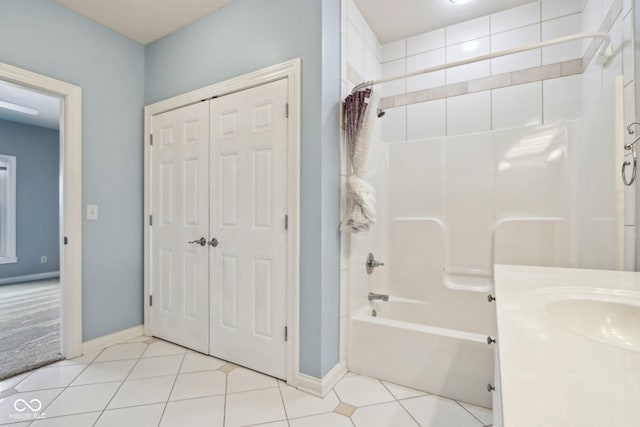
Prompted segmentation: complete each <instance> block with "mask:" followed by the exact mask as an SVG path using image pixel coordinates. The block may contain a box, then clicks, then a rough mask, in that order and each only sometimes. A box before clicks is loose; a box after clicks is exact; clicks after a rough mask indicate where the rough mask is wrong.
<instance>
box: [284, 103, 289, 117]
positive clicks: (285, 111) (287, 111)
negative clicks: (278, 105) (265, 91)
mask: <svg viewBox="0 0 640 427" xmlns="http://www.w3.org/2000/svg"><path fill="white" fill-rule="evenodd" d="M284 116H285V117H286V118H287V119H288V118H289V103H288V102H287V103H286V104H284Z"/></svg>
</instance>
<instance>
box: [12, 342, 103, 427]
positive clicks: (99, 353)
mask: <svg viewBox="0 0 640 427" xmlns="http://www.w3.org/2000/svg"><path fill="white" fill-rule="evenodd" d="M104 350H105V349H104V348H103V349H102V350H100V351H99V352H98V354H96V356H95V357H94V358H93V359H92V361H91V362H89V363H88V364H86V365H85V366H84V368H83V369H82V370H81V371H80V373H78V375H76V377H75V378H73V380H71V381H70V382H69V384H68V385H67V386H65V387H63V388H62V390H61V391H60V393H58V394H57V395H56V396H55V397H54V398H53V399H51V401H49V403H48V404H47V406H45V407H44V409H43V410H42V411H41V413H46V410H47V409H48V408H49V407H50V406H51V405H52V404H53V402H55V401H56V400H58V398H59V397H60V396H61V395H62V393H64V392H65V391H67V389H69V388H70V387H71V384H73V382H74V381H75V380H77V379H78V377H79V376H80V375H82V374H83V373H84V372H85V371H86V370H87V369H88V368H89V366H91V365H92V364H93V361H95V360H96V358H98V356H100V355H101V354H102V352H103V351H104ZM80 357H82V356H80ZM70 366H80V365H70ZM30 376H31V375H29V377H30ZM29 377H26V378H25V380H26V379H27V378H29ZM23 381H24V380H23ZM21 382H22V381H21ZM45 390H47V389H45ZM34 422H35V421H34Z"/></svg>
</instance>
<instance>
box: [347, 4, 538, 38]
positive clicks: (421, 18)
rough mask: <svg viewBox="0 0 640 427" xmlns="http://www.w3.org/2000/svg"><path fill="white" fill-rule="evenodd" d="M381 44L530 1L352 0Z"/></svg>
mask: <svg viewBox="0 0 640 427" xmlns="http://www.w3.org/2000/svg"><path fill="white" fill-rule="evenodd" d="M354 1H355V3H356V5H357V6H358V9H360V12H362V15H363V16H364V18H365V19H366V20H367V22H368V23H369V25H370V26H371V29H372V30H373V32H374V33H375V34H376V36H377V37H378V40H379V41H380V43H388V42H391V41H395V40H400V39H403V38H406V37H409V36H414V35H416V34H421V33H426V32H428V31H432V30H435V29H438V28H442V27H446V26H448V25H453V24H457V23H460V22H463V21H467V20H469V19H474V18H479V17H481V16H485V15H489V14H491V13H495V12H500V11H502V10H506V9H510V8H512V7H515V6H519V5H522V4H525V3H530V2H531V0H471V1H470V2H469V3H467V4H463V5H456V4H453V3H451V2H450V1H449V0H354Z"/></svg>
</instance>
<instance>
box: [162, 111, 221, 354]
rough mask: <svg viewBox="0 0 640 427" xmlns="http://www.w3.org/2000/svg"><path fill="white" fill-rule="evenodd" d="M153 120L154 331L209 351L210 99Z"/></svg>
mask: <svg viewBox="0 0 640 427" xmlns="http://www.w3.org/2000/svg"><path fill="white" fill-rule="evenodd" d="M152 125H153V147H152V154H151V156H152V166H151V167H152V190H151V191H152V195H151V197H152V214H153V216H152V218H153V223H152V226H151V230H152V231H151V251H152V259H151V264H152V265H151V271H152V273H151V274H152V280H151V283H152V287H153V289H152V296H153V304H152V306H151V315H152V318H153V321H152V325H153V334H154V335H155V336H157V337H160V338H163V339H166V340H168V341H172V342H174V343H177V344H181V345H183V346H185V347H189V348H192V349H194V350H197V351H200V352H203V353H207V352H208V350H209V253H208V252H209V251H208V246H207V240H208V236H209V103H208V102H200V103H198V104H194V105H190V106H187V107H184V108H180V109H178V110H173V111H169V112H166V113H163V114H160V115H157V116H154V117H153V123H152ZM200 239H203V240H202V241H200Z"/></svg>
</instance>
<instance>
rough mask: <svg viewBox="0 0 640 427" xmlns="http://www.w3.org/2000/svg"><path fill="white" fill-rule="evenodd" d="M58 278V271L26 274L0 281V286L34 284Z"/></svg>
mask: <svg viewBox="0 0 640 427" xmlns="http://www.w3.org/2000/svg"><path fill="white" fill-rule="evenodd" d="M56 277H60V272H59V271H50V272H48V273H38V274H27V275H26V276H15V277H7V278H4V279H0V285H8V284H9V283H11V284H14V283H24V282H35V281H36V280H46V279H55V278H56Z"/></svg>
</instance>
